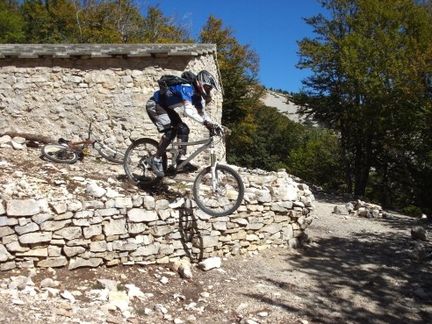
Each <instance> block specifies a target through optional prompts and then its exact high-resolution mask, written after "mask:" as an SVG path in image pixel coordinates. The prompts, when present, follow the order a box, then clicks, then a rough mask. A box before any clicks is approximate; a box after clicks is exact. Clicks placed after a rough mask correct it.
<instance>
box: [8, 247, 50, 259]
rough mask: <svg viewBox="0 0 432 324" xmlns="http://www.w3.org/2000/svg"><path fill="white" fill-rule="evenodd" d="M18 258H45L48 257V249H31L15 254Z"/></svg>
mask: <svg viewBox="0 0 432 324" xmlns="http://www.w3.org/2000/svg"><path fill="white" fill-rule="evenodd" d="M16 256H18V257H47V256H48V248H46V247H44V248H37V249H31V250H29V251H26V252H18V253H16Z"/></svg>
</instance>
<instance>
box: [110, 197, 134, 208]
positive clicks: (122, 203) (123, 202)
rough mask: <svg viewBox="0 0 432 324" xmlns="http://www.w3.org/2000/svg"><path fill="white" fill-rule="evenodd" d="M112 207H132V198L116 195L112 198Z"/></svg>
mask: <svg viewBox="0 0 432 324" xmlns="http://www.w3.org/2000/svg"><path fill="white" fill-rule="evenodd" d="M114 207H116V208H132V207H133V203H132V198H130V197H117V198H115V200H114Z"/></svg>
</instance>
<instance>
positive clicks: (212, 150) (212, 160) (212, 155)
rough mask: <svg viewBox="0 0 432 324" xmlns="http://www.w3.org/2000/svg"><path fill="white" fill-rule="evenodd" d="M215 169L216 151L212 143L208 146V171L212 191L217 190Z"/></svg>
mask: <svg viewBox="0 0 432 324" xmlns="http://www.w3.org/2000/svg"><path fill="white" fill-rule="evenodd" d="M216 167H217V159H216V150H215V147H214V144H213V143H212V144H211V146H210V171H211V177H212V189H213V191H217V188H218V179H217V177H216Z"/></svg>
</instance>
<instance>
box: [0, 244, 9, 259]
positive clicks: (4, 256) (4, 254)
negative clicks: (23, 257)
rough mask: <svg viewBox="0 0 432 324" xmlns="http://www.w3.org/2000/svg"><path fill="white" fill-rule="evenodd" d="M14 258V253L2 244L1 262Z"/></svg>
mask: <svg viewBox="0 0 432 324" xmlns="http://www.w3.org/2000/svg"><path fill="white" fill-rule="evenodd" d="M11 258H12V255H11V254H10V253H9V252H8V250H6V248H5V246H4V245H3V244H0V262H5V261H7V260H9V259H11Z"/></svg>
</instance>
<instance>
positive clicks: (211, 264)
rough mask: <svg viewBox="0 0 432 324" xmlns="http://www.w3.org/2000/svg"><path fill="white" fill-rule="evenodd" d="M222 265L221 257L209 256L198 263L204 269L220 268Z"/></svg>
mask: <svg viewBox="0 0 432 324" xmlns="http://www.w3.org/2000/svg"><path fill="white" fill-rule="evenodd" d="M221 265H222V260H221V258H220V257H211V258H208V259H205V260H203V261H201V262H200V263H199V264H198V266H199V267H200V269H202V270H204V271H208V270H211V269H216V268H220V267H221Z"/></svg>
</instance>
